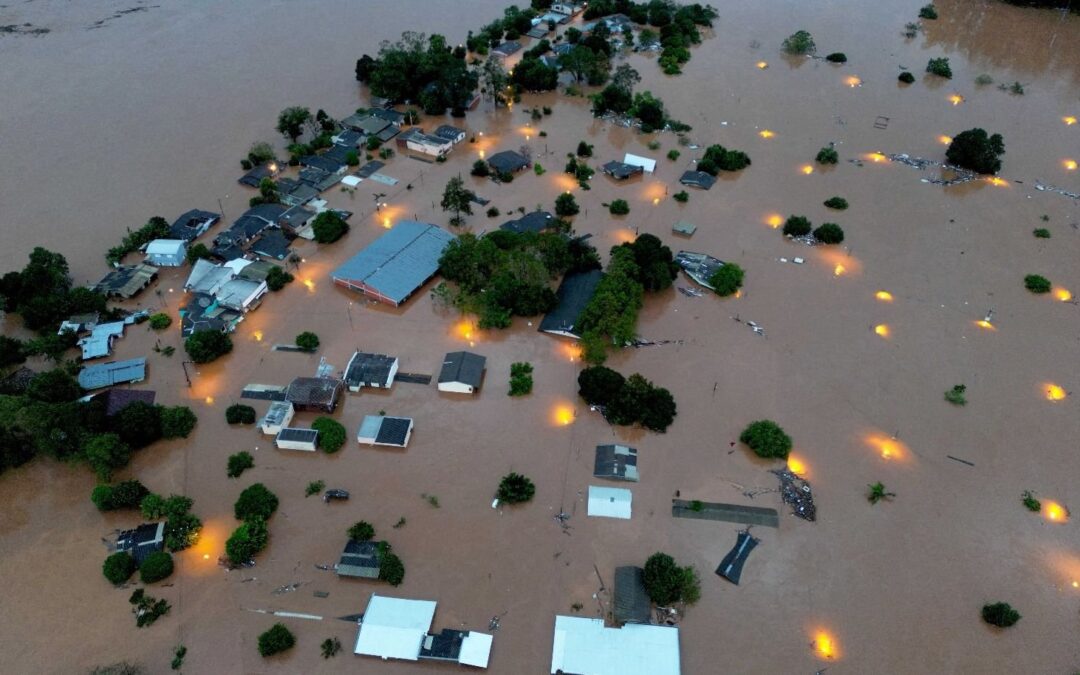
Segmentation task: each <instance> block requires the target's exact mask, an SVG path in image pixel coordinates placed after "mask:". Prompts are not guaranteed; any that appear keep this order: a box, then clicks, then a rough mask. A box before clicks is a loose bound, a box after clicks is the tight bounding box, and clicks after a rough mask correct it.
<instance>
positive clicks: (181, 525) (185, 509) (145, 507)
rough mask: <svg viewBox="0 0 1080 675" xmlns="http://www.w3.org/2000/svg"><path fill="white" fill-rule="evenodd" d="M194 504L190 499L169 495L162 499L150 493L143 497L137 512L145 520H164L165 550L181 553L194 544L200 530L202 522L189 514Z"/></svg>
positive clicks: (192, 514)
mask: <svg viewBox="0 0 1080 675" xmlns="http://www.w3.org/2000/svg"><path fill="white" fill-rule="evenodd" d="M194 504H195V502H194V500H192V499H191V497H185V496H184V495H169V496H168V497H162V496H161V495H159V494H155V493H153V492H151V493H150V494H148V495H146V496H145V497H143V500H142V502H141V503H140V504H139V510H140V511H141V512H142V516H143V518H146V519H147V520H160V519H162V518H164V519H165V548H167V549H169V550H170V551H174V552H175V551H183V550H184V549H185V548H187V547H189V546H191V545H192V544H194V543H195V542H196V541H197V540H198V538H199V532H200V531H201V530H202V520H200V519H199V517H198V516H196V515H195V514H194V513H192V512H191V507H192V506H193V505H194Z"/></svg>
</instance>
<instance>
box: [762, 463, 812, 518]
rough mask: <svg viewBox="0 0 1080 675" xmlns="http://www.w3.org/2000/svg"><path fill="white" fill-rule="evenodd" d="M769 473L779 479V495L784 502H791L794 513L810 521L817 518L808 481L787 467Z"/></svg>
mask: <svg viewBox="0 0 1080 675" xmlns="http://www.w3.org/2000/svg"><path fill="white" fill-rule="evenodd" d="M769 473H772V474H775V475H776V476H777V477H778V478H779V479H780V495H781V497H782V498H783V500H784V503H785V504H791V511H792V513H793V514H794V515H796V516H798V517H799V518H802V519H804V520H809V521H811V522H813V521H814V520H817V507H816V506H814V495H813V492H812V491H811V490H810V483H808V482H807V481H806V480H805V479H803V478H800V477H799V476H798V475H796V474H794V473H792V472H791V470H789V469H773V470H771V471H770V472H769Z"/></svg>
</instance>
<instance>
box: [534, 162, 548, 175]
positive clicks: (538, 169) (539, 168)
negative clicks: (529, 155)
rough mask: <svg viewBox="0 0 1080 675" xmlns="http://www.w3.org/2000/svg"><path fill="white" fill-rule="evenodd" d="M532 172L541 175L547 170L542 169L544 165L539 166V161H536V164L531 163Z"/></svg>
mask: <svg viewBox="0 0 1080 675" xmlns="http://www.w3.org/2000/svg"><path fill="white" fill-rule="evenodd" d="M533 173H535V174H536V175H537V176H543V175H544V174H545V173H547V172H546V171H545V170H544V167H542V166H540V162H537V163H536V164H533Z"/></svg>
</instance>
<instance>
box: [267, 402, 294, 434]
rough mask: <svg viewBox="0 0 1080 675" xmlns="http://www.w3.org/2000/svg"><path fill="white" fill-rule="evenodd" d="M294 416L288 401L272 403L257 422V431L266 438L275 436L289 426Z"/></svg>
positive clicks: (291, 405)
mask: <svg viewBox="0 0 1080 675" xmlns="http://www.w3.org/2000/svg"><path fill="white" fill-rule="evenodd" d="M295 414H296V411H295V409H294V408H293V404H292V403H289V402H288V401H274V402H272V403H271V404H270V409H269V410H267V411H266V414H265V415H263V417H262V419H260V420H259V429H260V430H261V431H262V432H263V433H264V434H266V435H267V436H277V435H278V434H279V433H281V430H282V429H284V428H286V427H288V426H289V422H292V418H293V415H295Z"/></svg>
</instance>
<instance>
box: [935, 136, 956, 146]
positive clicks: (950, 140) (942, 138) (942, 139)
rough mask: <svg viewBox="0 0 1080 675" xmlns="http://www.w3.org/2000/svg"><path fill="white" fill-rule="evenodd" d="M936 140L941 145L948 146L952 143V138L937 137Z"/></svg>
mask: <svg viewBox="0 0 1080 675" xmlns="http://www.w3.org/2000/svg"><path fill="white" fill-rule="evenodd" d="M937 139H938V141H940V142H941V144H942V145H948V144H949V143H952V136H938V137H937Z"/></svg>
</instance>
